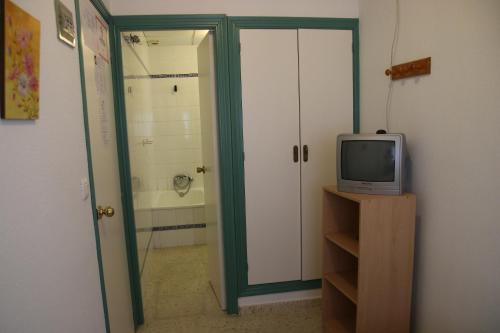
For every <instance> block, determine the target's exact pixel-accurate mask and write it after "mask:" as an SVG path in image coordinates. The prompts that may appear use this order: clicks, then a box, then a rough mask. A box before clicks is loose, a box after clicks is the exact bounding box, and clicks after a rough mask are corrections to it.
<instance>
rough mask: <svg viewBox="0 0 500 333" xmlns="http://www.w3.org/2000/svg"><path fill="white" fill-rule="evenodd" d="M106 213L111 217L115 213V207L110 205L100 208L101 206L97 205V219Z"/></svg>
mask: <svg viewBox="0 0 500 333" xmlns="http://www.w3.org/2000/svg"><path fill="white" fill-rule="evenodd" d="M104 215H106V216H107V217H113V215H115V209H114V208H113V207H111V206H108V207H106V208H102V207H101V206H98V207H97V219H98V220H100V219H102V217H103V216H104Z"/></svg>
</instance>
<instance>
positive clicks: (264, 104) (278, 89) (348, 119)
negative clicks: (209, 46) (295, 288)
mask: <svg viewBox="0 0 500 333" xmlns="http://www.w3.org/2000/svg"><path fill="white" fill-rule="evenodd" d="M240 42H241V85H242V110H243V142H244V159H245V163H244V166H245V206H246V235H247V260H248V284H249V285H256V284H263V283H273V282H285V281H297V280H312V279H318V278H320V277H321V241H322V240H321V237H322V236H321V223H320V222H321V212H322V197H321V193H322V186H323V185H325V184H335V183H336V137H337V134H340V133H346V132H352V130H353V70H352V33H351V31H349V30H348V31H346V30H318V29H304V30H302V29H298V30H297V29H286V30H278V29H272V30H271V29H264V30H258V29H248V30H245V29H243V30H240Z"/></svg>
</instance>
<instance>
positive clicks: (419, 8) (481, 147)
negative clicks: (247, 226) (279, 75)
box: [360, 0, 500, 333]
mask: <svg viewBox="0 0 500 333" xmlns="http://www.w3.org/2000/svg"><path fill="white" fill-rule="evenodd" d="M393 27H394V1H391V0H381V1H370V0H363V1H360V36H361V48H360V49H361V129H362V131H363V132H373V131H374V130H376V129H378V128H384V127H385V117H384V114H385V97H386V94H387V86H388V79H387V77H385V76H384V70H385V69H386V68H387V67H388V65H389V54H390V46H391V41H392V33H393V30H392V29H393ZM499 36H500V2H499V1H497V0H483V1H471V0H455V1H451V0H447V1H432V0H425V1H409V0H401V31H400V38H399V47H398V51H397V55H396V58H395V63H396V64H397V63H401V62H406V61H409V60H413V59H418V58H421V57H426V56H432V74H431V75H430V76H425V77H420V78H417V79H407V80H403V81H396V82H395V84H394V95H393V103H392V115H391V126H390V129H391V131H393V132H403V133H406V135H407V139H408V144H409V152H410V154H411V157H412V160H413V171H414V172H413V191H414V192H415V193H416V194H417V197H418V216H419V218H418V222H419V223H418V237H417V242H416V255H417V258H416V259H417V261H416V274H415V279H416V286H415V305H414V328H415V332H440V333H446V332H454V333H458V332H499V331H500V317H499V314H500V284H499V281H500V265H499V264H498V263H499V257H500V243H499V240H500V223H499V221H500V211H499V210H498V205H499V202H500V201H499V198H500V178H499V176H498V174H499V171H500V148H499V144H500V130H499V125H500V112H499V110H500V94H499V91H500V66H499V64H500V62H499V61H500V60H499V59H500V43H498V40H499Z"/></svg>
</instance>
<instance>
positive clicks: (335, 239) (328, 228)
mask: <svg viewBox="0 0 500 333" xmlns="http://www.w3.org/2000/svg"><path fill="white" fill-rule="evenodd" d="M323 189H324V196H323V226H322V228H323V237H324V239H323V286H322V288H323V303H322V304H323V305H322V308H323V315H322V316H323V328H324V330H325V332H332V333H339V332H340V333H343V332H346V333H347V332H349V333H354V332H356V333H371V332H398V333H409V332H410V314H411V293H412V273H413V246H414V239H415V207H416V206H415V204H416V198H415V195H413V194H410V193H405V194H404V195H399V196H398V195H392V196H389V195H370V194H356V193H347V192H339V191H338V189H337V187H336V186H326V187H324V188H323ZM360 248H363V253H360ZM358 294H359V295H358ZM358 296H359V299H358Z"/></svg>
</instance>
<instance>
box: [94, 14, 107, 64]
mask: <svg viewBox="0 0 500 333" xmlns="http://www.w3.org/2000/svg"><path fill="white" fill-rule="evenodd" d="M96 19H97V54H99V55H100V56H101V57H102V58H103V59H104V60H105V61H106V62H107V63H109V30H108V25H107V24H106V22H104V21H103V20H101V19H100V18H99V17H96Z"/></svg>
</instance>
